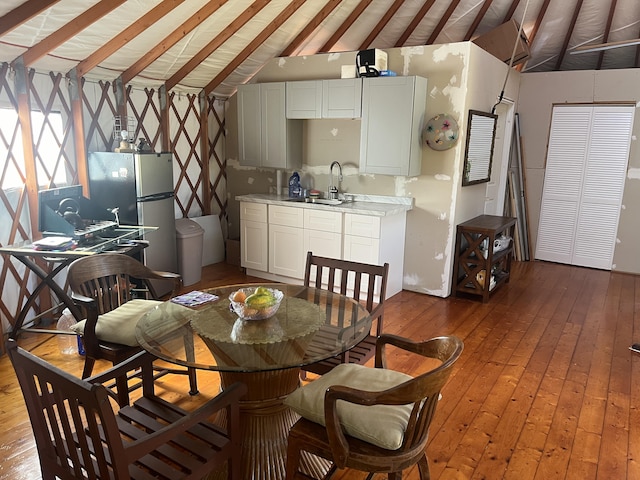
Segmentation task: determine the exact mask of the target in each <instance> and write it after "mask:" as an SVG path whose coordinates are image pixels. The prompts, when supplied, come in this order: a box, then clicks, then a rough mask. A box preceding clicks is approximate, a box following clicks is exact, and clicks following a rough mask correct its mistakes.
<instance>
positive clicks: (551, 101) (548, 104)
mask: <svg viewBox="0 0 640 480" xmlns="http://www.w3.org/2000/svg"><path fill="white" fill-rule="evenodd" d="M638 85H640V71H639V70H638V69H627V70H624V69H621V70H602V71H576V72H548V73H525V74H523V75H522V76H521V79H520V100H519V113H520V126H521V133H522V136H523V139H524V142H523V147H524V149H523V151H524V158H525V159H526V179H527V201H528V207H529V225H530V233H531V239H532V242H531V243H532V254H533V253H535V245H536V240H537V236H538V223H539V220H540V204H541V201H542V187H543V185H544V169H545V162H546V155H547V146H548V143H549V126H550V124H551V116H552V109H553V106H554V105H557V104H565V103H567V104H570V103H572V104H579V103H584V104H592V103H621V102H622V103H632V104H634V103H635V104H636V105H638V102H640V89H639V88H638ZM639 113H640V112H638V110H637V109H636V117H635V122H634V126H633V136H632V139H631V149H630V152H629V166H628V169H627V179H626V182H625V187H624V194H623V197H622V210H621V212H620V222H619V224H618V238H617V241H616V247H615V252H614V256H613V264H614V267H613V269H614V270H618V271H621V272H627V273H636V274H637V273H640V255H638V245H640V222H639V221H638V219H639V218H640V150H639V148H640V147H639V146H638V142H637V138H638V135H640V116H639Z"/></svg>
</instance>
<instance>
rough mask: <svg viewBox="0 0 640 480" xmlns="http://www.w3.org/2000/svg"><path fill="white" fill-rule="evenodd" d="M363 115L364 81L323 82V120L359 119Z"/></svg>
mask: <svg viewBox="0 0 640 480" xmlns="http://www.w3.org/2000/svg"><path fill="white" fill-rule="evenodd" d="M361 114H362V80H361V79H360V78H343V79H340V80H323V81H322V118H358V117H360V115H361Z"/></svg>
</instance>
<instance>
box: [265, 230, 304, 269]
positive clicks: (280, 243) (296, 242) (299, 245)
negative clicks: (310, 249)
mask: <svg viewBox="0 0 640 480" xmlns="http://www.w3.org/2000/svg"><path fill="white" fill-rule="evenodd" d="M305 258H306V257H305V252H303V240H302V229H301V228H297V227H285V226H283V225H270V226H269V272H270V273H274V274H277V275H284V276H286V277H291V278H298V279H302V278H304V261H305Z"/></svg>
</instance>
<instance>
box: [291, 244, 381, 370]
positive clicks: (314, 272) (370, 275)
mask: <svg viewBox="0 0 640 480" xmlns="http://www.w3.org/2000/svg"><path fill="white" fill-rule="evenodd" d="M388 275H389V264H388V263H385V264H384V265H370V264H367V263H359V262H350V261H348V260H338V259H335V258H327V257H319V256H317V255H314V254H313V253H312V252H308V253H307V263H306V267H305V274H304V285H305V286H306V287H315V288H322V289H325V290H329V291H332V292H333V291H336V292H340V293H341V294H343V295H349V296H350V297H351V298H353V299H354V300H355V301H357V302H364V306H365V308H366V309H367V311H369V313H370V314H371V318H372V321H375V322H376V330H375V334H374V335H372V334H371V333H370V334H369V335H368V336H367V337H366V338H365V339H364V340H362V341H361V342H360V343H358V344H357V345H356V346H355V347H354V348H352V349H351V350H349V351H347V352H345V353H343V354H342V355H340V356H338V357H333V358H329V359H327V360H324V361H322V362H317V363H313V364H310V365H306V366H304V367H302V370H303V372H302V374H303V375H304V372H313V373H316V374H318V375H324V374H325V373H327V372H328V371H330V370H331V369H332V368H334V367H335V366H337V365H339V364H341V363H357V364H360V365H363V364H364V363H366V362H367V361H368V360H369V359H370V358H372V357H373V355H374V353H375V350H376V339H377V337H379V336H380V335H381V334H382V320H383V319H382V313H383V304H384V300H385V296H386V292H387V277H388ZM362 287H364V290H365V291H366V293H362V291H361V290H363V288H362ZM378 288H379V290H377V289H378ZM351 290H352V291H351ZM376 292H378V297H379V298H378V303H377V304H376V303H375V300H376ZM339 327H340V325H337V326H336V328H339ZM323 328H327V327H323ZM371 328H372V329H373V323H372V327H371ZM317 335H322V330H320V331H319V332H318V333H317Z"/></svg>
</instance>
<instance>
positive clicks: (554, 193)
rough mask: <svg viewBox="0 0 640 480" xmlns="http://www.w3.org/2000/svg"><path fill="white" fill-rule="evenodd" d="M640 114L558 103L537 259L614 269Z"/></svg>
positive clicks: (628, 109) (626, 108)
mask: <svg viewBox="0 0 640 480" xmlns="http://www.w3.org/2000/svg"><path fill="white" fill-rule="evenodd" d="M634 112H635V108H634V107H632V106H558V107H554V109H553V119H552V122H551V135H550V138H549V147H548V151H547V167H546V171H545V179H544V189H543V193H542V205H541V209H540V224H539V227H538V241H537V247H536V258H537V259H539V260H549V261H554V262H560V263H567V264H571V265H579V266H585V267H593V268H600V269H605V270H610V269H611V264H612V261H613V252H614V248H615V243H616V233H617V230H618V219H619V216H620V206H621V203H622V193H623V190H624V181H625V176H626V171H627V163H628V160H629V145H630V142H631V131H632V127H633V116H634Z"/></svg>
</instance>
